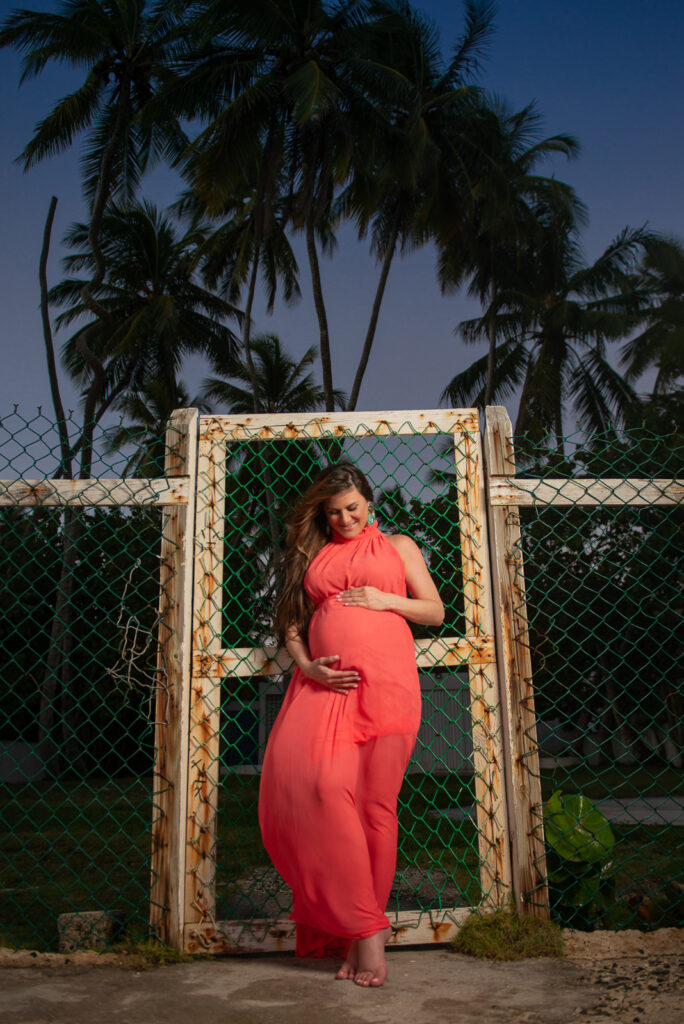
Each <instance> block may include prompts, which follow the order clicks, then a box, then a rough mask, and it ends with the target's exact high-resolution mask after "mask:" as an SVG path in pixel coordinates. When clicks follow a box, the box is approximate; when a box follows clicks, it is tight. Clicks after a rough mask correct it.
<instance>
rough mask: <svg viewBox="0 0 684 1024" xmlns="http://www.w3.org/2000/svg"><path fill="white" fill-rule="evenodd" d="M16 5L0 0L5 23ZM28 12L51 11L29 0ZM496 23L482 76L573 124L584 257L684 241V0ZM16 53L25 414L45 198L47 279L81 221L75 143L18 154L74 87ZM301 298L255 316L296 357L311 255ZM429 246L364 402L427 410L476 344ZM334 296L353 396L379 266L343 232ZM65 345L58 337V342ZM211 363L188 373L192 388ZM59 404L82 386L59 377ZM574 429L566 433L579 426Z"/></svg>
mask: <svg viewBox="0 0 684 1024" xmlns="http://www.w3.org/2000/svg"><path fill="white" fill-rule="evenodd" d="M15 6H17V5H15V4H13V3H7V2H5V0H0V11H1V12H2V16H3V17H4V16H5V15H6V14H7V13H8V12H9V11H10V10H12V9H13V8H14V7H15ZM19 6H25V7H30V8H34V9H38V8H41V9H50V8H52V7H53V4H52V3H48V2H31V0H23V2H22V3H21V4H19ZM417 6H419V7H421V8H422V10H423V11H424V12H425V13H427V14H428V15H429V16H430V17H431V18H433V19H434V21H435V22H436V23H437V24H438V25H439V27H440V29H441V34H442V39H443V43H444V46H445V48H448V47H449V46H450V45H451V43H452V42H453V41H454V40H455V39H456V37H457V36H458V34H459V33H460V31H461V26H462V6H461V4H460V3H457V2H447V0H424V2H423V3H422V4H418V5H417ZM496 24H497V32H496V34H495V36H494V38H493V41H492V43H491V45H490V48H489V56H488V59H487V60H486V62H485V64H484V67H483V71H482V73H481V76H480V83H481V84H482V85H483V86H484V87H486V88H487V89H489V90H491V91H492V92H495V93H497V94H498V95H500V96H502V97H504V98H505V99H506V100H507V101H508V102H509V103H510V104H511V105H512V106H514V107H519V106H523V105H524V104H526V103H528V102H529V101H530V100H535V101H536V103H537V105H538V108H539V110H540V111H541V113H542V114H543V116H544V132H545V134H548V135H551V134H555V133H557V132H568V133H571V134H573V135H575V136H576V137H577V138H578V139H579V141H580V144H581V147H582V151H581V154H580V157H579V159H577V160H576V161H574V162H572V163H569V164H568V163H566V162H565V161H563V162H561V163H558V164H557V165H555V166H554V165H549V166H548V167H547V171H549V172H550V171H552V170H553V171H555V172H556V173H557V175H558V176H559V177H562V178H564V180H566V181H568V182H570V183H571V184H572V185H574V187H575V188H576V189H577V192H578V193H579V195H580V197H581V198H582V199H583V200H584V202H585V203H586V204H587V206H588V207H589V214H590V223H589V225H588V227H587V229H586V231H585V234H584V244H585V250H586V254H587V256H588V257H589V258H595V257H596V256H598V255H599V253H600V252H601V251H602V250H603V248H605V246H606V245H607V244H608V242H609V241H610V240H611V239H612V238H613V237H614V236H615V235H616V234H617V232H618V231H620V230H621V229H622V228H623V227H624V226H625V225H627V224H629V225H631V226H638V225H641V224H644V223H646V222H647V223H648V224H649V225H650V227H652V228H653V229H656V230H659V231H662V232H665V233H668V234H673V235H676V236H678V237H679V238H684V204H683V200H682V192H683V177H684V174H683V170H684V130H683V128H684V124H683V117H682V96H684V62H683V61H682V48H683V45H684V4H682V3H681V0H631V2H630V0H622V2H618V0H566V2H562V0H517V2H513V0H500V2H499V4H498V13H497V17H496ZM18 78H19V60H18V58H17V57H16V55H15V54H13V53H10V52H8V51H2V52H1V53H0V126H1V128H0V132H1V139H2V144H1V148H0V195H1V197H2V198H1V202H2V225H3V239H4V245H3V247H2V253H1V254H0V304H1V305H0V309H1V310H2V353H3V372H2V375H0V414H1V413H4V412H7V411H9V410H10V409H11V408H12V407H13V406H14V404H15V403H19V404H20V406H21V408H22V409H23V410H25V411H26V412H29V411H31V410H33V409H35V407H36V406H37V405H40V404H42V405H43V407H44V408H45V409H46V410H47V409H49V408H50V396H49V388H48V380H47V373H46V371H45V361H44V353H43V341H42V333H41V326H40V316H39V311H38V298H39V295H38V283H37V280H38V258H39V253H40V246H41V239H42V232H43V225H44V221H45V216H46V213H47V208H48V204H49V201H50V196H51V195H52V194H53V193H54V194H55V195H57V196H58V198H59V205H58V210H57V217H56V222H55V229H54V233H53V248H52V254H51V260H50V265H49V278H50V283H52V284H54V283H55V282H56V281H57V280H58V279H59V277H60V275H61V269H60V262H59V260H60V246H59V240H60V238H61V236H62V235H63V234H64V232H65V231H66V229H67V227H68V226H69V224H70V223H71V222H72V221H73V220H75V219H77V218H80V217H82V215H83V207H82V204H81V201H80V186H79V177H78V146H77V147H75V149H74V151H72V152H70V153H67V154H64V155H63V156H60V157H58V158H56V159H53V160H50V161H47V162H45V163H43V164H42V165H40V166H38V167H36V168H34V169H33V170H31V171H30V172H28V173H27V174H24V173H23V172H22V170H21V168H20V167H19V166H18V165H17V164H16V163H14V162H13V159H14V157H16V156H17V155H18V153H19V152H20V151H21V149H22V148H23V146H24V145H25V143H26V141H27V140H28V139H29V137H30V135H31V132H32V128H33V125H34V124H35V122H36V121H37V120H38V119H39V118H40V117H41V116H43V115H44V114H45V113H46V112H47V110H48V109H50V107H51V106H52V105H53V103H54V102H55V100H56V99H57V98H59V97H60V96H61V95H63V94H64V93H65V92H66V91H68V89H69V88H70V79H69V77H68V76H67V75H66V74H65V72H64V71H63V70H60V69H54V70H50V69H49V70H48V71H46V72H45V73H44V74H43V75H42V76H41V77H40V78H39V79H37V80H33V81H31V82H29V83H26V84H25V85H24V86H22V87H21V89H19V88H18ZM174 192H175V182H174V179H173V176H172V175H170V174H168V173H165V172H157V173H155V174H154V175H153V176H152V177H151V178H150V179H149V180H148V181H147V182H145V183H144V185H143V194H144V195H145V196H146V197H148V198H149V199H151V200H153V201H155V202H156V203H158V204H159V205H160V206H164V205H166V204H167V203H169V202H170V201H171V200H172V199H173V198H174ZM300 253H301V258H300V266H301V271H302V290H303V292H304V297H303V299H302V301H301V302H300V303H299V304H298V305H297V306H296V307H294V308H289V309H288V308H286V307H284V306H283V305H282V304H277V305H276V310H275V314H274V315H273V316H272V317H268V316H267V315H266V314H265V312H264V310H263V307H260V308H258V309H257V311H256V314H255V316H256V329H257V331H273V332H275V333H278V334H279V335H280V337H281V338H282V340H283V342H284V343H285V344H286V346H287V347H288V348H289V349H290V350H291V351H292V352H293V353H295V354H298V353H299V354H301V353H302V352H303V351H304V350H305V349H306V348H307V347H308V346H309V345H312V344H316V343H317V326H316V319H315V315H314V310H313V306H312V303H311V301H310V300H309V297H308V291H309V280H308V271H307V267H306V261H305V259H304V253H303V252H301V248H300ZM434 269H435V256H434V252H433V251H432V250H429V249H426V250H423V251H421V252H417V253H413V254H410V255H409V256H407V257H406V258H404V259H403V260H401V261H399V262H398V263H397V264H396V266H395V267H394V268H393V271H392V274H391V276H390V281H389V285H388V290H387V294H386V297H385V305H384V309H383V312H382V314H381V319H380V324H379V328H378V334H377V340H376V345H375V350H374V352H373V355H372V357H371V362H370V365H369V369H368V372H367V375H366V378H365V383H364V387H363V390H362V393H361V399H360V403H359V408H362V409H417V408H433V407H435V406H437V405H438V404H439V395H440V392H441V390H442V388H443V387H444V385H445V383H446V382H447V381H448V380H449V379H450V378H451V376H453V374H454V373H456V372H458V371H459V370H460V369H462V368H464V367H465V366H466V365H468V363H469V362H471V361H472V359H474V358H476V357H477V356H478V355H479V354H481V352H480V350H478V349H476V348H469V349H466V348H465V347H464V346H463V345H462V343H461V342H460V341H458V340H457V339H456V338H455V336H454V333H453V331H454V327H455V326H456V325H457V324H458V322H459V321H460V320H461V319H463V318H465V317H467V316H470V315H473V313H474V312H475V308H474V307H473V305H472V303H471V302H470V301H469V300H467V298H465V297H464V296H462V295H455V296H454V295H452V296H448V297H443V296H442V295H441V294H440V292H439V289H438V287H437V285H436V283H435V273H434ZM323 272H324V288H325V293H326V298H327V301H328V306H329V315H330V323H331V337H332V343H333V350H334V351H333V359H334V371H335V384H336V386H337V387H341V388H343V389H345V390H348V389H349V387H350V385H351V380H352V377H353V372H354V368H355V364H356V359H357V357H358V352H359V350H360V347H361V344H362V340H363V336H364V334H365V329H366V323H367V318H368V315H369V312H370V306H371V302H372V296H373V293H374V289H375V283H376V280H377V268H376V266H375V264H374V261H373V260H372V259H371V258H370V257H369V256H368V254H367V248H366V246H365V245H359V244H358V243H357V242H356V241H355V239H354V238H353V236H352V234H351V233H350V232H349V231H346V230H343V231H342V232H341V233H340V245H339V247H338V250H337V252H336V254H335V256H334V258H333V259H332V260H330V261H325V262H324V265H323ZM57 338H58V341H59V335H58V336H57ZM204 372H205V367H204V366H202V365H201V364H200V363H199V361H197V362H195V363H193V364H192V365H190V366H189V367H188V370H187V372H186V374H185V375H184V376H185V381H186V384H187V385H188V387H189V389H190V391H191V393H192V392H193V391H194V390H195V389H196V388H197V387H198V385H199V382H200V381H201V379H202V377H203V375H204ZM64 395H65V403H66V404H67V405H68V406H70V407H72V408H73V407H75V406H76V405H77V402H78V396H77V394H76V392H75V390H74V389H73V387H72V386H71V385H70V383H69V382H67V381H65V382H64ZM568 427H569V428H570V427H572V424H571V423H569V424H568Z"/></svg>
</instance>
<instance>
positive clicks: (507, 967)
mask: <svg viewBox="0 0 684 1024" xmlns="http://www.w3.org/2000/svg"><path fill="white" fill-rule="evenodd" d="M331 967H332V965H331V964H330V963H328V962H321V961H318V962H317V961H302V960H295V959H294V958H286V957H278V958H267V957H261V958H250V959H242V958H239V959H238V958H236V959H215V960H202V961H197V962H194V963H189V964H174V965H171V966H168V967H164V968H158V969H156V970H149V971H141V972H134V971H126V970H122V969H120V968H116V967H104V968H103V967H85V966H71V967H68V968H62V969H55V968H49V967H35V968H32V969H20V968H5V969H4V970H2V971H1V972H0V1020H2V1024H93V1022H97V1024H219V1022H220V1024H233V1022H235V1024H238V1022H239V1024H276V1022H277V1024H329V1022H333V1024H394V1022H396V1021H404V1022H406V1024H482V1021H483V1020H486V1021H487V1024H522V1022H525V1024H565V1022H567V1021H569V1020H571V1019H573V1018H575V1017H576V1016H577V1015H578V1014H581V1015H582V1016H584V1014H585V1013H586V1012H587V1011H588V1010H590V1008H591V1007H593V1006H595V1005H597V1003H598V1000H599V995H600V991H601V990H600V988H599V987H597V986H596V985H594V984H593V983H592V982H591V981H590V980H588V979H587V978H586V976H585V975H584V974H583V972H582V970H581V969H580V968H578V967H577V966H576V965H574V964H572V963H571V962H569V961H564V960H528V961H522V962H515V963H503V964H492V963H487V962H483V961H478V960H472V959H470V958H468V957H462V956H457V955H455V954H453V953H451V952H448V951H446V950H420V951H412V950H396V951H391V952H390V953H389V967H390V978H389V981H388V983H387V984H386V986H385V987H384V988H382V989H361V988H358V987H357V986H356V985H354V984H353V983H352V982H346V981H345V982H342V981H335V980H334V977H333V974H332V969H331ZM583 1011H584V1013H583ZM585 1019H586V1018H585Z"/></svg>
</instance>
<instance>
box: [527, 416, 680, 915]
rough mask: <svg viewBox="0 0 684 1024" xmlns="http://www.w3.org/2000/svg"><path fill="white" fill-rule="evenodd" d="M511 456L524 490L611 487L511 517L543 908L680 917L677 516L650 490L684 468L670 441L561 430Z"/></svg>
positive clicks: (674, 440)
mask: <svg viewBox="0 0 684 1024" xmlns="http://www.w3.org/2000/svg"><path fill="white" fill-rule="evenodd" d="M516 459H517V467H518V474H519V475H521V476H525V477H531V478H540V483H539V484H538V485H536V488H535V491H536V493H538V492H539V491H540V488H541V486H542V485H543V484H546V483H548V482H549V481H554V483H553V486H552V488H551V493H552V494H553V493H554V492H555V493H560V491H561V488H562V485H563V483H564V482H565V480H566V479H568V478H584V477H599V478H602V479H604V480H606V479H613V480H615V481H616V482H615V483H614V484H612V485H611V487H610V488H609V489H608V494H607V495H606V497H605V498H603V499H602V504H601V505H597V506H593V507H592V506H586V505H583V506H580V505H578V504H574V505H569V506H568V505H565V506H562V505H555V506H554V505H548V504H547V505H537V506H536V507H534V508H523V509H521V510H520V511H521V516H520V518H521V528H522V548H523V555H524V567H525V568H524V572H525V581H526V585H527V614H528V617H529V625H530V644H531V653H532V669H533V680H534V691H535V710H536V715H537V731H538V739H539V743H540V755H541V758H540V765H541V768H540V771H541V784H542V797H543V800H544V816H545V823H546V849H547V868H548V873H549V886H550V896H551V907H552V913H553V914H554V915H555V916H556V917H557V918H558V919H560V920H561V921H562V922H563V923H564V924H567V925H571V926H573V927H581V928H591V927H603V928H623V927H628V928H634V927H640V928H651V927H656V926H664V925H680V926H681V925H682V923H684V901H683V898H682V893H683V887H682V883H683V882H684V879H683V878H682V873H683V862H682V849H683V848H684V782H683V778H682V766H683V764H684V751H683V743H684V725H683V717H682V715H683V711H684V701H683V693H682V663H683V662H682V653H683V652H682V630H681V613H682V573H681V568H682V526H683V516H682V506H681V504H679V505H677V504H660V505H655V504H650V502H652V500H653V497H654V493H655V494H657V493H662V492H663V491H664V489H665V488H664V487H663V486H661V487H660V488H656V489H655V492H654V490H653V488H651V489H650V490H649V487H650V485H651V480H652V479H654V478H660V479H664V480H667V479H668V478H676V477H679V478H680V479H681V477H682V476H683V475H684V474H683V472H682V469H683V464H684V445H683V443H682V439H681V436H677V435H675V436H672V437H656V436H654V435H652V434H650V433H649V432H647V431H646V430H633V431H630V432H629V433H628V434H626V435H624V436H622V437H621V438H619V439H616V438H615V436H614V435H610V436H605V437H594V438H592V439H591V441H590V442H586V441H583V440H582V439H581V438H579V437H571V438H567V439H566V441H565V448H564V450H563V451H555V452H549V451H548V450H546V451H544V450H542V449H541V448H540V449H534V448H531V447H530V446H529V445H527V444H526V443H525V441H524V440H523V439H520V440H519V442H518V443H517V444H516ZM620 478H630V485H628V487H627V488H625V486H624V485H623V486H621V487H620ZM618 488H619V492H618ZM583 490H584V491H586V488H583ZM611 492H612V496H613V498H614V497H615V495H616V494H618V493H619V494H620V495H622V496H624V495H625V494H626V493H628V492H629V493H631V496H632V499H633V500H634V501H637V502H638V501H641V502H644V504H631V505H628V506H626V505H624V504H615V505H611V504H608V502H609V501H610V500H611ZM672 493H674V492H672ZM679 500H680V501H681V492H680V493H679ZM540 820H541V815H540Z"/></svg>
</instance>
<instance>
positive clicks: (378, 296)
mask: <svg viewBox="0 0 684 1024" xmlns="http://www.w3.org/2000/svg"><path fill="white" fill-rule="evenodd" d="M398 237H399V218H398V217H397V218H396V219H395V221H394V224H393V225H392V235H391V237H390V240H389V244H388V246H387V249H386V250H385V256H384V259H383V261H382V270H381V271H380V280H379V281H378V287H377V289H376V292H375V299H374V301H373V309H372V310H371V318H370V322H369V324H368V330H367V332H366V340H365V341H364V343H363V349H362V350H361V358H360V359H359V365H358V367H357V369H356V376H355V377H354V383H353V385H352V389H351V394H350V395H349V401H348V402H347V409H348V411H349V412H352V411H353V410H354V409H356V403H357V402H358V400H359V391H360V390H361V382H362V380H363V375H364V374H365V372H366V367H367V365H368V359H369V356H370V353H371V348H372V347H373V341H374V340H375V330H376V328H377V326H378V317H379V316H380V306H381V304H382V299H383V296H384V294H385V286H386V284H387V278H388V276H389V272H390V267H391V265H392V258H393V256H394V250H395V249H396V246H397V238H398Z"/></svg>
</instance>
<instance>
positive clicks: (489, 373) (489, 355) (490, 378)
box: [484, 277, 496, 408]
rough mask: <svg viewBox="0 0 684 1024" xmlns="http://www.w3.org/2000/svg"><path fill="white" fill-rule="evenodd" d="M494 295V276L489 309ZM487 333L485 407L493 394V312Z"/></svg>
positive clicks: (494, 326)
mask: <svg viewBox="0 0 684 1024" xmlns="http://www.w3.org/2000/svg"><path fill="white" fill-rule="evenodd" d="M495 295H496V285H495V283H494V278H493V277H492V283H491V291H490V301H489V308H490V311H491V309H492V307H493V305H494V296H495ZM487 335H488V337H489V352H488V353H487V383H486V384H485V393H484V406H485V408H487V406H488V405H491V404H492V397H493V395H494V371H495V369H496V324H495V322H494V315H493V313H492V316H491V318H490V321H489V324H488V325H487Z"/></svg>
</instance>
